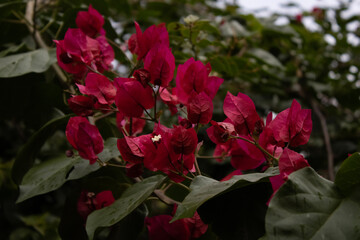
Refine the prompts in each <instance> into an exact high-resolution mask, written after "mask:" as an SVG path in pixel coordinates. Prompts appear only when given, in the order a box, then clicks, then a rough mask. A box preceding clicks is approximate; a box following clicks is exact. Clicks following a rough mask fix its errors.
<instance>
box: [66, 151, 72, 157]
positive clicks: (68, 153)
mask: <svg viewBox="0 0 360 240" xmlns="http://www.w3.org/2000/svg"><path fill="white" fill-rule="evenodd" d="M65 155H66V157H68V158H71V157H72V156H74V152H73V151H72V150H66V152H65Z"/></svg>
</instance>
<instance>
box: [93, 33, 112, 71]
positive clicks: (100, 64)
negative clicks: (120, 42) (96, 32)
mask: <svg viewBox="0 0 360 240" xmlns="http://www.w3.org/2000/svg"><path fill="white" fill-rule="evenodd" d="M96 40H97V41H98V43H99V48H100V59H99V60H98V61H96V68H97V70H98V71H99V72H103V71H104V70H108V69H109V68H111V67H112V66H111V63H112V61H114V58H115V53H114V50H113V48H112V47H111V46H110V44H109V43H108V42H107V40H106V37H105V36H99V37H97V38H96Z"/></svg>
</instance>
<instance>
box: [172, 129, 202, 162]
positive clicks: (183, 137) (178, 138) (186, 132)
mask: <svg viewBox="0 0 360 240" xmlns="http://www.w3.org/2000/svg"><path fill="white" fill-rule="evenodd" d="M197 143H198V138H197V134H196V131H195V129H193V128H188V129H186V128H184V127H183V126H174V129H173V131H172V135H171V138H170V144H171V146H172V150H173V151H174V152H175V153H177V154H184V155H187V154H191V153H194V151H195V149H196V146H197Z"/></svg>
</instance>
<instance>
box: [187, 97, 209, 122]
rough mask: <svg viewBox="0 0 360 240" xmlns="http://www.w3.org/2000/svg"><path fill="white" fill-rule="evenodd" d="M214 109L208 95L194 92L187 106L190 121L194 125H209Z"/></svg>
mask: <svg viewBox="0 0 360 240" xmlns="http://www.w3.org/2000/svg"><path fill="white" fill-rule="evenodd" d="M213 108H214V107H213V104H212V101H211V99H210V97H209V96H208V95H207V94H206V93H204V92H201V93H199V94H196V93H195V92H193V94H192V97H191V98H190V99H189V102H188V105H187V111H188V119H189V120H190V122H191V123H194V124H197V123H200V124H208V123H209V122H210V120H211V118H212V113H213Z"/></svg>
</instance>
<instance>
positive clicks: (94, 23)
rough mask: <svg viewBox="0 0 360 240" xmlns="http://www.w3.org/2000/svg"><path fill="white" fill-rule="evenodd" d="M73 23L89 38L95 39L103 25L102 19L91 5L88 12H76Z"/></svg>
mask: <svg viewBox="0 0 360 240" xmlns="http://www.w3.org/2000/svg"><path fill="white" fill-rule="evenodd" d="M75 21H76V25H77V26H78V28H80V29H81V31H83V32H84V33H85V34H86V35H88V36H89V37H95V36H96V35H97V34H99V33H100V31H101V30H102V27H103V25H104V18H103V17H102V16H101V14H100V13H99V12H98V11H97V10H96V9H94V8H93V7H92V5H91V4H90V5H89V9H88V11H80V12H78V14H77V16H76V20H75Z"/></svg>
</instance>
